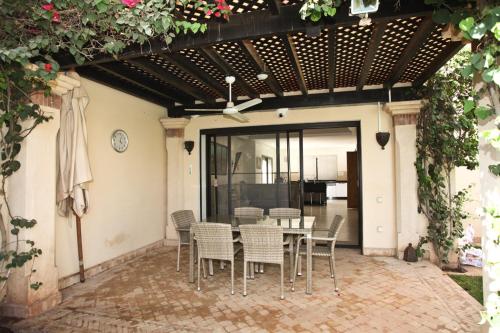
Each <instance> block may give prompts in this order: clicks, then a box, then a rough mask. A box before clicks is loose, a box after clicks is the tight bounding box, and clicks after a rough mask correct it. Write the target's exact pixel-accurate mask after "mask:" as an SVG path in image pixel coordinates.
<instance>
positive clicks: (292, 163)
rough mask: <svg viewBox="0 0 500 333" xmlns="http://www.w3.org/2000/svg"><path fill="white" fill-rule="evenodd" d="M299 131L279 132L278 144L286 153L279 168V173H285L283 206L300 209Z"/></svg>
mask: <svg viewBox="0 0 500 333" xmlns="http://www.w3.org/2000/svg"><path fill="white" fill-rule="evenodd" d="M300 139H301V136H300V132H298V131H297V132H287V133H281V134H280V142H283V144H282V145H281V144H280V148H281V146H284V147H286V150H285V149H283V148H282V149H281V151H283V152H284V153H285V154H286V157H287V158H286V159H282V161H283V163H282V165H283V167H282V168H281V169H280V171H281V170H282V171H281V174H282V175H283V177H284V175H286V178H284V179H286V180H287V181H286V183H287V185H288V191H287V193H288V202H287V204H288V205H286V206H284V207H292V208H299V209H302V199H301V198H302V185H301V184H302V181H301V180H302V172H301V168H302V162H301V161H302V158H301V151H300V150H301V149H300V147H301V144H300Z"/></svg>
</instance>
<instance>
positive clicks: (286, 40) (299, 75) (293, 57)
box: [281, 35, 307, 95]
mask: <svg viewBox="0 0 500 333" xmlns="http://www.w3.org/2000/svg"><path fill="white" fill-rule="evenodd" d="M281 40H282V41H283V45H284V46H285V51H286V53H287V55H288V59H289V60H290V63H291V64H292V67H293V71H294V74H295V80H297V85H298V86H299V88H300V91H301V92H302V94H303V95H307V84H306V80H305V78H304V72H303V71H302V67H301V66H300V61H299V56H298V55H297V50H296V49H295V43H294V42H293V38H292V37H291V36H290V35H287V36H282V37H281Z"/></svg>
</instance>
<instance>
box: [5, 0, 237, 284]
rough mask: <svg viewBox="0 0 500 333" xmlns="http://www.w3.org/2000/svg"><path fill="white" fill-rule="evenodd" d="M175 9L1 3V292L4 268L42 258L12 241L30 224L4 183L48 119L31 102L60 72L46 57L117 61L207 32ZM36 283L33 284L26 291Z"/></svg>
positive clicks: (68, 1)
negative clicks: (135, 50)
mask: <svg viewBox="0 0 500 333" xmlns="http://www.w3.org/2000/svg"><path fill="white" fill-rule="evenodd" d="M179 2H180V4H181V5H183V6H187V5H189V6H193V7H194V9H195V10H196V9H201V11H202V12H204V13H205V14H206V15H207V16H211V15H214V16H216V17H224V18H226V19H227V18H228V16H229V14H230V13H231V12H230V8H229V6H228V5H227V4H226V3H225V1H224V0H215V1H214V2H210V3H208V2H206V1H203V0H201V1H193V0H180V1H178V2H177V3H179ZM175 7H176V1H164V0H85V1H81V0H58V1H53V0H42V1H40V0H0V133H1V135H0V157H1V159H0V185H1V188H0V190H1V193H0V195H1V196H2V197H3V199H4V203H5V207H6V209H7V215H8V218H9V221H8V222H9V223H10V226H11V227H10V228H11V229H10V234H11V238H13V239H14V241H12V242H9V243H7V229H6V228H5V226H4V224H3V221H2V220H0V240H1V241H2V243H1V244H0V290H1V289H3V288H4V287H5V282H6V281H7V278H8V276H9V270H10V269H14V268H18V267H22V266H24V265H25V264H26V263H28V262H31V263H32V265H33V263H34V260H35V259H36V258H37V257H38V256H40V255H41V254H42V251H41V250H40V249H38V248H36V246H35V243H34V242H33V241H31V240H22V241H21V239H20V238H19V237H20V235H21V234H22V232H21V231H22V230H23V229H29V228H33V227H35V225H36V221H35V220H29V219H26V218H23V217H17V216H13V215H12V213H11V211H10V207H9V202H8V201H7V200H6V197H5V184H6V181H7V179H8V178H9V177H10V176H11V175H12V174H14V173H15V172H16V171H18V170H19V169H20V168H21V167H22V166H21V163H20V161H19V160H18V156H19V153H20V151H21V144H22V142H23V140H24V139H25V138H26V137H27V136H28V135H29V134H30V133H31V132H32V131H33V130H34V129H35V128H36V127H37V126H38V125H39V124H41V123H43V122H46V121H49V118H47V117H46V116H44V114H43V113H42V111H41V108H40V107H39V106H38V105H37V104H36V103H32V101H31V96H32V94H33V93H34V92H42V93H44V94H46V95H47V94H49V93H50V88H49V85H48V83H49V81H50V80H53V79H54V78H55V77H56V74H57V72H58V71H59V64H58V63H57V61H55V60H54V59H53V57H52V55H55V54H58V55H59V56H61V54H65V55H70V56H72V57H73V58H74V59H75V61H76V62H77V63H83V62H84V61H85V60H86V59H92V58H93V57H94V56H96V55H99V54H111V55H115V56H116V55H118V54H120V53H121V52H123V50H124V49H125V48H126V47H127V46H130V45H132V44H139V45H143V44H148V43H149V42H150V41H151V40H154V41H155V42H161V43H164V44H165V46H167V45H168V44H170V43H171V42H172V41H173V39H174V38H175V36H176V35H177V34H179V33H183V34H192V33H193V34H194V33H200V32H201V33H202V32H204V31H205V30H206V27H207V26H206V24H205V23H199V22H191V21H186V20H184V19H182V18H179V16H177V15H176V13H175ZM21 245H22V246H21ZM32 272H34V270H32ZM41 285H42V284H41V283H40V282H33V283H31V288H33V289H35V290H36V289H38V288H40V286H41Z"/></svg>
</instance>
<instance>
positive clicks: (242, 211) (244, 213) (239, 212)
mask: <svg viewBox="0 0 500 333" xmlns="http://www.w3.org/2000/svg"><path fill="white" fill-rule="evenodd" d="M234 216H236V217H256V218H259V217H264V209H262V208H257V207H237V208H235V209H234Z"/></svg>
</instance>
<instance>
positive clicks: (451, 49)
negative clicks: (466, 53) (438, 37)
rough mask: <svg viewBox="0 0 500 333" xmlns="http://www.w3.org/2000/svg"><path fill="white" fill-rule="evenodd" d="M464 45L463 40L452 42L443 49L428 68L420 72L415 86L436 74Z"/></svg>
mask: <svg viewBox="0 0 500 333" xmlns="http://www.w3.org/2000/svg"><path fill="white" fill-rule="evenodd" d="M463 47H464V45H463V44H462V42H450V43H449V44H448V46H446V47H445V48H444V49H443V51H441V53H440V54H439V55H438V56H437V57H436V58H435V59H434V60H433V61H432V62H431V63H430V64H429V66H427V68H426V69H425V70H424V71H423V72H422V73H420V75H419V76H418V77H417V78H416V79H415V80H414V81H413V86H414V87H418V86H421V85H422V84H424V83H425V81H427V80H428V79H429V78H430V77H431V76H432V75H434V74H435V73H436V72H437V71H438V70H439V69H440V68H441V67H443V65H444V64H446V63H447V62H448V60H450V59H451V58H453V56H454V55H455V54H457V52H458V51H460V50H461V49H462V48H463Z"/></svg>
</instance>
